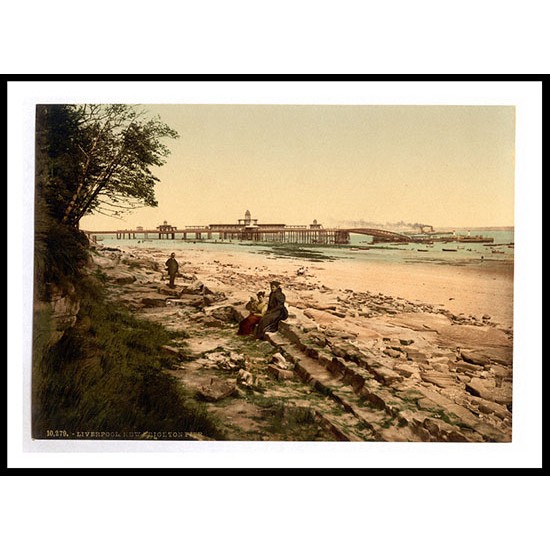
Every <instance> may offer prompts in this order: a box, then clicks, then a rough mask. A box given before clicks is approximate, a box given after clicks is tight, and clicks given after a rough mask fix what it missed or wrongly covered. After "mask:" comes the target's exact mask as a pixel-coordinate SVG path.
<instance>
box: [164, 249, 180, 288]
mask: <svg viewBox="0 0 550 550" xmlns="http://www.w3.org/2000/svg"><path fill="white" fill-rule="evenodd" d="M165 265H166V269H167V270H168V276H169V277H170V282H169V283H168V286H169V287H170V288H176V285H175V284H174V281H175V280H176V274H177V273H178V271H179V264H178V262H177V260H176V254H175V253H174V252H172V254H170V257H169V258H168V259H167V260H166V264H165Z"/></svg>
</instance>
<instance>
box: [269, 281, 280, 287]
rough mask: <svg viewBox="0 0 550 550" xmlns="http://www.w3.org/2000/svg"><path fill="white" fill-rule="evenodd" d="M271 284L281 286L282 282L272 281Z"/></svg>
mask: <svg viewBox="0 0 550 550" xmlns="http://www.w3.org/2000/svg"><path fill="white" fill-rule="evenodd" d="M269 284H270V285H275V286H281V283H280V282H279V281H271V282H270V283H269Z"/></svg>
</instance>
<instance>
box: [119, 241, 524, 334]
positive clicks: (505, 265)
mask: <svg viewBox="0 0 550 550" xmlns="http://www.w3.org/2000/svg"><path fill="white" fill-rule="evenodd" d="M129 248H132V249H133V250H134V251H135V252H136V253H137V252H138V250H139V255H142V254H143V253H146V254H147V253H151V254H154V255H155V257H157V258H159V257H163V256H164V255H166V257H168V251H167V250H166V249H162V250H161V249H155V248H154V247H151V248H149V247H147V248H145V247H139V249H138V248H137V247H131V246H130V247H129ZM175 252H176V257H177V259H178V261H179V262H180V269H181V271H182V272H183V273H185V272H186V271H188V270H192V271H193V272H194V273H195V274H196V275H198V276H199V275H200V276H201V277H208V276H214V277H218V278H219V277H220V275H222V277H223V275H224V274H225V275H226V276H227V277H230V275H231V274H232V273H234V274H238V275H240V276H242V275H247V277H246V278H245V280H246V282H245V283H244V285H243V284H242V283H241V286H240V287H239V288H236V289H235V290H236V292H237V293H238V292H239V291H244V292H247V293H250V292H255V291H257V290H261V289H264V288H263V286H260V287H258V284H257V283H258V281H261V282H262V283H263V281H264V280H265V277H266V276H269V277H273V278H279V279H285V278H288V277H291V278H292V279H294V278H295V276H296V272H297V270H298V268H299V267H301V266H304V267H306V268H307V271H306V275H305V276H303V277H302V278H301V279H302V280H303V281H304V282H306V281H307V282H311V283H317V284H319V285H324V286H326V287H328V288H330V289H333V290H339V289H340V290H344V289H351V290H354V291H356V292H366V291H368V292H371V293H382V294H385V295H388V296H393V297H399V298H404V299H406V300H409V301H413V302H414V301H419V302H423V303H428V304H433V305H438V306H441V307H443V308H445V309H447V310H449V311H450V312H451V313H453V314H455V315H460V314H466V315H474V316H479V317H482V316H483V315H489V316H490V317H491V321H492V322H494V323H496V324H498V325H500V326H502V327H503V328H507V329H511V328H512V326H513V296H514V266H513V263H512V262H508V261H506V262H505V261H490V260H486V261H485V262H479V261H473V262H470V263H466V265H464V262H463V263H456V262H449V263H441V262H438V263H435V262H421V263H412V262H411V263H406V264H402V263H394V262H387V261H380V260H378V259H373V260H372V261H370V262H369V261H361V262H357V261H354V260H350V259H339V260H336V261H330V262H329V261H321V262H311V261H307V260H305V261H304V260H303V259H298V258H292V257H281V256H270V255H265V254H259V253H256V252H254V251H253V250H250V249H245V250H243V251H242V252H241V251H234V250H231V251H227V250H224V248H223V247H222V246H219V247H216V248H212V247H204V248H202V247H198V248H196V247H193V248H177V249H175ZM260 273H261V274H262V277H260V278H258V277H255V275H257V274H260ZM297 280H300V277H298V278H297ZM264 290H266V291H267V292H268V291H269V288H268V287H267V288H265V289H264ZM312 298H315V297H314V296H312ZM287 301H288V302H289V303H290V304H292V292H290V293H288V292H287Z"/></svg>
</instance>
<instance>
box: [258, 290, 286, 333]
mask: <svg viewBox="0 0 550 550" xmlns="http://www.w3.org/2000/svg"><path fill="white" fill-rule="evenodd" d="M270 286H271V293H270V294H269V301H268V303H267V312H266V314H265V315H264V316H263V317H262V319H261V321H260V322H259V323H258V326H257V327H256V337H257V338H259V339H263V337H264V336H265V333H266V332H277V330H278V328H279V322H280V321H284V320H285V319H286V318H287V317H288V310H287V309H286V307H285V299H286V297H285V295H284V294H283V291H282V290H281V283H279V282H278V281H271V283H270Z"/></svg>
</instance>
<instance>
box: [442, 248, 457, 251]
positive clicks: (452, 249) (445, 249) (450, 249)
mask: <svg viewBox="0 0 550 550" xmlns="http://www.w3.org/2000/svg"><path fill="white" fill-rule="evenodd" d="M441 250H443V252H457V251H458V248H442V249H441Z"/></svg>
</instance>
